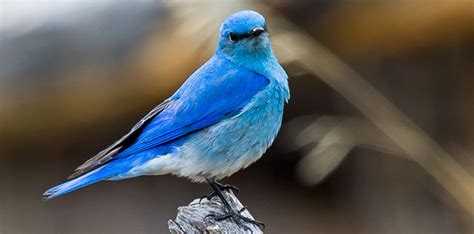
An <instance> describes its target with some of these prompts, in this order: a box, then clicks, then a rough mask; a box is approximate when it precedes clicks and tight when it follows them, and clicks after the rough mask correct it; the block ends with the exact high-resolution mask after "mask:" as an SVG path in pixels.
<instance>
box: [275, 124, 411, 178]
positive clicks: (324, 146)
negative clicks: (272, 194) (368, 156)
mask: <svg viewBox="0 0 474 234" xmlns="http://www.w3.org/2000/svg"><path fill="white" fill-rule="evenodd" d="M311 119H312V120H313V122H311V123H309V124H306V125H307V126H301V124H300V123H301V122H302V120H301V118H295V119H294V120H292V121H290V122H289V123H287V124H285V125H284V127H283V131H291V133H288V134H286V135H288V136H291V139H288V140H287V141H286V142H290V143H291V144H290V147H289V148H288V149H287V150H288V151H293V150H297V149H300V148H302V147H304V146H306V145H309V144H310V143H314V142H318V144H317V145H316V146H315V147H313V148H312V149H311V150H310V151H309V152H308V153H307V154H306V155H305V157H304V158H303V159H301V160H300V162H299V163H298V174H299V176H300V177H301V178H302V179H303V181H304V182H305V183H307V184H309V185H314V184H317V183H320V182H321V181H322V180H324V179H325V178H326V177H327V176H328V175H329V174H330V173H331V172H332V171H333V170H334V169H336V167H337V166H338V165H339V164H340V163H341V162H342V161H343V160H344V159H345V158H346V156H347V154H349V152H350V151H351V150H352V149H354V148H355V147H358V146H360V147H365V148H370V149H374V150H377V151H382V152H384V153H389V154H391V155H397V156H404V153H403V152H402V151H401V149H400V148H399V147H398V146H397V145H395V144H394V143H393V142H392V141H391V140H390V139H389V138H388V137H387V136H386V135H384V134H383V133H382V132H381V131H380V130H379V129H378V128H376V127H375V126H374V125H373V124H372V123H370V122H368V121H367V120H366V119H362V118H354V117H334V116H323V117H320V118H315V117H311ZM314 119H316V120H314ZM303 122H305V121H304V120H303Z"/></svg>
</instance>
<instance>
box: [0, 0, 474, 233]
mask: <svg viewBox="0 0 474 234" xmlns="http://www.w3.org/2000/svg"><path fill="white" fill-rule="evenodd" d="M242 9H253V10H257V11H260V12H262V13H263V14H264V15H265V16H266V18H267V21H268V26H269V29H270V32H271V35H272V39H273V42H274V48H275V51H276V52H277V54H278V57H279V59H280V60H281V62H282V63H283V65H284V67H285V69H286V70H287V72H288V74H289V76H290V81H289V83H290V86H291V92H292V99H291V100H290V102H289V104H288V105H287V106H286V110H285V118H284V125H283V128H282V131H281V132H280V134H279V136H278V138H277V140H276V142H275V144H274V145H273V146H272V148H271V149H270V150H269V151H268V152H267V153H266V155H265V156H264V157H263V158H262V159H261V160H259V161H258V162H257V163H256V164H254V165H252V166H251V167H249V168H248V169H246V170H244V171H242V172H239V173H237V174H235V175H234V176H232V177H231V178H229V179H226V180H225V181H224V182H226V183H231V184H234V185H236V186H238V187H240V189H241V193H240V194H239V197H240V199H241V201H242V202H243V203H244V204H246V205H247V206H248V207H249V209H250V210H251V212H252V214H253V215H254V216H255V217H256V218H257V219H259V220H261V221H264V222H265V223H266V224H267V229H266V231H267V232H268V233H473V232H474V158H473V154H474V92H473V90H474V2H473V1H472V0H385V1H382V0H359V1H352V0H319V1H309V0H308V1H305V0H265V1H152V0H124V1H112V0H99V1H93V0H71V1H61V0H0V233H166V232H167V221H168V220H169V219H172V218H174V217H175V215H176V211H177V210H176V209H177V207H179V206H182V205H186V204H188V203H189V202H191V201H192V200H193V199H194V198H197V197H200V196H201V195H203V194H206V193H208V192H210V188H209V187H208V186H207V185H204V184H192V183H190V182H189V181H187V180H185V179H182V178H175V177H173V176H160V177H141V178H135V179H130V180H124V181H118V182H103V183H99V184H96V185H94V186H90V187H87V188H85V189H82V190H80V191H77V192H74V193H71V194H69V195H67V196H64V197H60V198H59V199H56V200H53V201H50V202H43V201H42V199H41V194H42V193H43V192H44V191H45V190H46V189H47V188H49V187H51V186H53V185H55V184H57V183H59V182H62V181H63V180H64V179H65V178H66V177H67V176H68V175H69V174H70V173H71V172H72V171H73V169H75V168H76V167H77V166H78V165H79V164H80V163H82V162H83V161H85V160H86V159H88V158H89V157H91V156H93V155H94V154H95V153H96V152H98V151H100V150H101V149H102V148H104V147H106V146H107V145H109V144H110V143H112V142H113V141H114V140H116V139H117V138H118V137H120V136H121V135H122V134H124V133H126V132H127V131H128V130H129V129H130V128H131V127H132V126H133V124H134V123H135V122H136V121H138V120H139V119H140V118H141V117H142V116H143V115H145V114H146V113H147V112H148V111H149V110H150V109H152V108H153V107H154V106H155V105H157V104H158V103H160V102H161V101H162V100H163V99H164V98H166V97H167V96H168V95H170V94H171V93H172V92H173V91H174V90H175V89H176V88H177V87H179V85H180V84H181V83H182V82H183V81H184V80H185V79H186V77H187V76H189V75H190V74H191V73H192V71H194V70H195V69H196V68H197V67H199V66H200V65H201V64H202V63H203V62H205V61H206V59H207V58H209V57H210V56H211V55H212V53H213V50H214V47H215V44H216V39H217V32H218V29H219V25H220V23H221V22H222V21H223V19H224V18H225V17H226V16H227V15H228V14H230V13H233V12H235V11H237V10H242Z"/></svg>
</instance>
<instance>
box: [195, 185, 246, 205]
mask: <svg viewBox="0 0 474 234" xmlns="http://www.w3.org/2000/svg"><path fill="white" fill-rule="evenodd" d="M215 183H216V184H217V187H219V189H220V190H221V191H223V190H227V191H232V192H233V193H235V194H238V193H239V188H237V187H236V186H234V185H230V184H221V183H218V182H215ZM215 196H217V193H216V192H212V193H209V194H207V195H204V196H202V197H201V198H199V204H201V201H202V199H204V198H206V199H207V200H209V201H210V200H211V199H212V198H213V197H215Z"/></svg>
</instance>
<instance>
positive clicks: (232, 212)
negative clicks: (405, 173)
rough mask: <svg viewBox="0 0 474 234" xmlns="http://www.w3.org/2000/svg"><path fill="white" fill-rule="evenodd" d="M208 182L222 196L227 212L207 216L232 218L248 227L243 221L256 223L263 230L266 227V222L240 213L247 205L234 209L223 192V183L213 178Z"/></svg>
mask: <svg viewBox="0 0 474 234" xmlns="http://www.w3.org/2000/svg"><path fill="white" fill-rule="evenodd" d="M207 182H208V183H209V185H211V187H212V189H213V190H214V193H215V194H216V195H217V196H218V197H219V198H220V200H221V201H222V204H224V207H225V208H226V210H227V212H226V213H225V214H222V215H212V214H211V215H207V216H206V217H205V218H207V217H214V219H215V220H217V221H220V220H224V219H228V218H232V219H234V220H235V222H236V223H237V224H238V225H240V226H243V227H244V228H246V229H247V228H248V227H247V226H245V225H244V224H243V223H242V221H245V222H248V223H252V224H255V225H257V226H259V227H261V229H262V230H263V229H264V228H265V224H264V223H262V222H259V221H257V220H253V219H250V218H247V217H245V216H243V215H241V214H240V213H242V211H244V210H245V209H246V208H245V207H243V208H242V209H240V210H239V211H235V210H234V209H232V207H231V206H230V204H229V202H228V201H227V200H226V199H225V197H224V194H222V189H221V187H223V186H222V185H219V184H218V183H216V182H215V181H212V180H208V181H207Z"/></svg>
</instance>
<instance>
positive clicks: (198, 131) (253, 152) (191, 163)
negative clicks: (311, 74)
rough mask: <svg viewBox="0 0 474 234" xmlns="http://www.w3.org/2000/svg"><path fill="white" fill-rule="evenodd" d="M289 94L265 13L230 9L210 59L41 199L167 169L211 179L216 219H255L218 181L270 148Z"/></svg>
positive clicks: (209, 180)
mask: <svg viewBox="0 0 474 234" xmlns="http://www.w3.org/2000/svg"><path fill="white" fill-rule="evenodd" d="M289 97H290V94H289V88H288V76H287V74H286V73H285V71H284V70H283V68H282V67H281V66H280V64H279V63H278V60H277V58H276V57H275V55H274V54H273V50H272V47H271V41H270V37H269V34H268V31H267V27H266V24H265V19H264V18H263V16H262V15H260V14H259V13H257V12H254V11H250V10H246V11H240V12H237V13H234V14H232V15H230V16H229V17H228V18H227V19H226V20H225V21H224V23H223V24H222V26H221V28H220V32H219V41H218V44H217V49H216V51H215V53H214V55H213V56H212V57H211V58H210V59H209V61H207V62H206V63H205V64H204V65H202V66H201V67H200V68H199V69H198V70H197V71H196V72H194V73H193V74H192V75H191V76H190V77H189V78H188V79H187V80H186V82H184V84H183V85H182V86H181V87H180V88H179V89H178V90H177V91H176V92H175V93H174V94H173V95H172V96H171V97H169V98H168V99H166V100H165V101H164V102H163V103H161V104H160V105H158V106H157V107H155V108H154V109H153V110H152V111H151V112H150V113H148V114H147V115H146V116H145V117H144V118H143V119H142V120H140V122H138V123H137V124H136V125H135V126H134V127H133V128H132V130H131V131H130V132H129V133H127V134H126V135H125V136H123V137H122V138H120V139H119V140H118V141H116V142H115V143H114V144H112V145H111V146H109V147H108V148H106V149H105V150H103V151H101V152H100V153H98V154H97V155H96V156H94V157H92V158H91V159H89V160H88V161H86V162H85V163H84V164H82V165H81V166H79V167H78V168H77V169H76V170H75V173H74V174H72V175H71V176H70V178H69V179H70V180H69V181H67V182H65V183H63V184H60V185H57V186H56V187H53V188H51V189H49V190H48V191H46V192H45V193H44V194H43V195H44V198H45V199H52V198H55V197H57V196H60V195H63V194H65V193H69V192H71V191H74V190H76V189H79V188H82V187H84V186H88V185H90V184H93V183H96V182H99V181H102V180H121V179H126V178H131V177H136V176H142V175H163V174H169V173H171V174H173V175H177V176H182V177H187V178H189V179H191V180H192V181H194V182H208V183H209V184H210V185H211V186H212V188H213V190H214V193H213V195H217V196H219V198H220V199H221V200H222V202H223V204H224V205H225V206H226V209H227V211H228V214H226V215H224V216H221V217H216V219H218V220H219V219H224V218H228V217H232V218H233V219H235V220H236V221H237V222H239V223H240V221H239V220H244V221H247V222H252V223H258V222H257V221H255V220H250V219H248V218H245V217H243V216H242V215H240V212H239V211H234V210H232V208H231V207H230V206H229V204H228V202H227V201H226V200H225V198H224V197H223V196H222V193H221V191H222V189H229V188H233V187H232V186H229V185H222V184H220V183H218V182H217V181H218V180H220V179H222V178H224V177H227V176H230V175H232V174H234V173H235V172H237V171H238V170H240V169H242V168H246V167H247V166H249V165H250V164H252V163H253V162H255V161H256V160H257V159H259V158H260V157H261V156H262V155H263V153H264V152H265V151H266V150H267V149H268V147H270V145H271V144H272V142H273V140H274V139H275V137H276V135H277V133H278V131H279V129H280V126H281V122H282V115H283V105H284V103H285V102H287V101H288V99H289ZM258 224H260V223H258Z"/></svg>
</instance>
